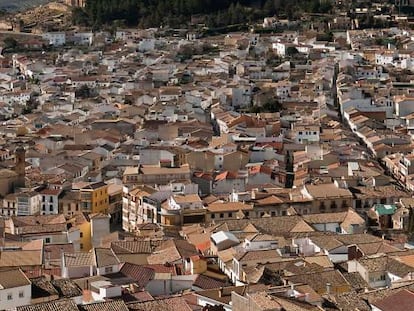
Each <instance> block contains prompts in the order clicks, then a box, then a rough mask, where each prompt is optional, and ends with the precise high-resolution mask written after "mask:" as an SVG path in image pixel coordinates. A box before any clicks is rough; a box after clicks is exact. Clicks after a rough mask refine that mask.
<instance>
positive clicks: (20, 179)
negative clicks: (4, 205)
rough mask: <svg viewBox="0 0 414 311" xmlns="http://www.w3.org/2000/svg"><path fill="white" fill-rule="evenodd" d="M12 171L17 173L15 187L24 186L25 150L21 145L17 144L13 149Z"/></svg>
mask: <svg viewBox="0 0 414 311" xmlns="http://www.w3.org/2000/svg"><path fill="white" fill-rule="evenodd" d="M14 171H15V172H16V173H17V180H16V183H15V188H24V187H25V186H26V180H25V177H26V150H25V149H24V147H23V146H18V147H17V148H16V150H15V166H14Z"/></svg>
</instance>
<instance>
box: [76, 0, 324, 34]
mask: <svg viewBox="0 0 414 311" xmlns="http://www.w3.org/2000/svg"><path fill="white" fill-rule="evenodd" d="M330 9H331V5H330V2H329V1H328V0H123V1H119V0H87V2H86V7H85V8H84V9H80V8H77V9H75V11H74V23H75V24H80V25H87V26H94V27H96V28H99V27H101V26H102V25H105V24H112V23H114V22H115V23H118V24H124V25H128V26H133V25H138V26H140V27H142V28H145V27H159V26H161V25H169V26H174V27H179V26H182V25H185V24H187V23H188V22H189V21H190V20H191V17H192V16H194V15H202V16H203V17H204V23H205V24H207V26H210V27H217V26H225V25H232V24H239V23H246V22H251V21H254V20H257V19H259V18H262V17H264V16H269V15H274V14H275V13H278V14H279V15H285V16H287V17H293V16H295V15H299V14H301V13H302V12H328V11H329V10H330Z"/></svg>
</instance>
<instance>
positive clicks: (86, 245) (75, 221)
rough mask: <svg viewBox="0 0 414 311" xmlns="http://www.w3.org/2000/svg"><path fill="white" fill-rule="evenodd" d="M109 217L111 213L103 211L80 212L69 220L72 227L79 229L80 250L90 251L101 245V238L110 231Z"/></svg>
mask: <svg viewBox="0 0 414 311" xmlns="http://www.w3.org/2000/svg"><path fill="white" fill-rule="evenodd" d="M109 219H110V216H109V215H106V214H102V213H97V214H87V213H78V214H76V215H74V216H73V218H71V219H70V220H69V221H68V223H70V224H71V225H72V228H76V229H79V234H80V240H79V248H80V251H83V252H88V251H90V250H91V249H92V248H93V247H100V246H101V245H100V242H101V239H102V238H103V237H105V236H106V235H108V234H109V233H110V229H109V226H110V225H109Z"/></svg>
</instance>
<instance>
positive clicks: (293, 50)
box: [286, 46, 299, 56]
mask: <svg viewBox="0 0 414 311" xmlns="http://www.w3.org/2000/svg"><path fill="white" fill-rule="evenodd" d="M286 54H287V55H288V56H294V55H297V54H299V51H298V49H297V48H295V47H294V46H289V47H288V48H287V49H286Z"/></svg>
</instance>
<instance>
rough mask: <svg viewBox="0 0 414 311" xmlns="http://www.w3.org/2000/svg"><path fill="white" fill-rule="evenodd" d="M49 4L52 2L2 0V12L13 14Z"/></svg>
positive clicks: (0, 2)
mask: <svg viewBox="0 0 414 311" xmlns="http://www.w3.org/2000/svg"><path fill="white" fill-rule="evenodd" d="M48 2H50V0H15V1H11V0H0V10H4V11H11V12H13V11H22V10H27V9H29V8H33V7H35V6H38V5H41V4H45V3H48Z"/></svg>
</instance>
